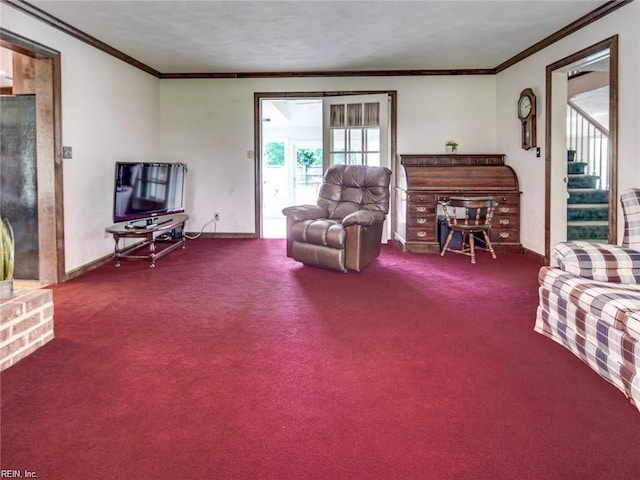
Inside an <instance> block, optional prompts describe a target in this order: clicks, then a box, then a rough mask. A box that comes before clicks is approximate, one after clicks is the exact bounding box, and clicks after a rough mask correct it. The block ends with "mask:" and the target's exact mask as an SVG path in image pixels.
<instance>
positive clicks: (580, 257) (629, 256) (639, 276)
mask: <svg viewBox="0 0 640 480" xmlns="http://www.w3.org/2000/svg"><path fill="white" fill-rule="evenodd" d="M554 257H555V259H556V263H557V266H558V267H559V268H560V269H561V270H564V271H565V272H567V273H570V274H572V275H576V276H578V277H583V278H587V279H590V280H596V281H599V282H610V283H630V284H637V283H640V251H638V250H633V249H630V248H623V247H619V246H617V245H609V244H603V243H602V244H601V243H591V242H586V241H576V242H562V243H559V244H557V245H556V246H555V247H554Z"/></svg>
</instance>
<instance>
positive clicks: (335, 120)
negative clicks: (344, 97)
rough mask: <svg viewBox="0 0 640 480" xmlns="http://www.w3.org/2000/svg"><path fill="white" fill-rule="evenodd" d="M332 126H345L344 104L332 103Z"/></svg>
mask: <svg viewBox="0 0 640 480" xmlns="http://www.w3.org/2000/svg"><path fill="white" fill-rule="evenodd" d="M330 112H331V118H330V120H329V126H330V127H344V116H345V115H344V105H331V111H330Z"/></svg>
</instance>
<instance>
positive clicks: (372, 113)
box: [364, 102, 380, 126]
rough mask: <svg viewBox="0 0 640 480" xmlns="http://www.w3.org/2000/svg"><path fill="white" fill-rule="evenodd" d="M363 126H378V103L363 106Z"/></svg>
mask: <svg viewBox="0 0 640 480" xmlns="http://www.w3.org/2000/svg"><path fill="white" fill-rule="evenodd" d="M364 125H365V126H369V125H376V126H377V125H380V104H379V103H378V102H376V103H365V104H364Z"/></svg>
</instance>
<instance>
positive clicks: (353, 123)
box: [347, 103, 362, 127]
mask: <svg viewBox="0 0 640 480" xmlns="http://www.w3.org/2000/svg"><path fill="white" fill-rule="evenodd" d="M361 125H362V104H361V103H349V104H347V126H348V127H359V126H361Z"/></svg>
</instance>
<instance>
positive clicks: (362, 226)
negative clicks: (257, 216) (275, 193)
mask: <svg viewBox="0 0 640 480" xmlns="http://www.w3.org/2000/svg"><path fill="white" fill-rule="evenodd" d="M390 181H391V170H389V169H388V168H384V167H371V166H367V165H335V166H332V167H329V168H328V169H327V171H326V172H325V174H324V181H323V184H322V187H321V188H320V193H319V195H318V201H317V205H299V206H295V207H287V208H285V209H284V210H282V213H283V214H284V215H285V216H286V217H287V256H288V257H292V258H294V259H295V260H297V261H299V262H302V263H304V264H308V265H317V266H321V267H327V268H333V269H336V270H341V271H343V272H347V271H348V270H356V271H358V272H359V271H360V270H362V269H363V268H364V267H366V266H367V265H368V264H369V263H371V262H372V261H373V260H374V259H375V258H376V257H377V256H378V255H379V254H380V243H381V239H382V226H383V223H384V220H385V217H386V215H387V213H388V212H389V196H390V193H389V183H390Z"/></svg>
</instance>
